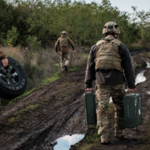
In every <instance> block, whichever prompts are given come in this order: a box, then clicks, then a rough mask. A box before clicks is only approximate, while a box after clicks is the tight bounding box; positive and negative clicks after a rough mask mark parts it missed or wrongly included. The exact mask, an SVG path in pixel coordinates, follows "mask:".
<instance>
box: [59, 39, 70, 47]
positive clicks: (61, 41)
mask: <svg viewBox="0 0 150 150" xmlns="http://www.w3.org/2000/svg"><path fill="white" fill-rule="evenodd" d="M63 46H66V47H69V42H68V38H62V37H60V47H63Z"/></svg>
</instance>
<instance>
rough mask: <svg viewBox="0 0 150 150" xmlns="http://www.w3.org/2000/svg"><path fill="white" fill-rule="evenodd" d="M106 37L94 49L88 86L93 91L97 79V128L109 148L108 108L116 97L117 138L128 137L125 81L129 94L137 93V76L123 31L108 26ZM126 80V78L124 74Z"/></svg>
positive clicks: (90, 58)
mask: <svg viewBox="0 0 150 150" xmlns="http://www.w3.org/2000/svg"><path fill="white" fill-rule="evenodd" d="M102 34H104V35H105V38H103V39H101V40H99V41H98V42H97V43H96V44H95V45H93V46H92V47H91V50H90V54H89V58H88V63H87V69H86V76H85V84H86V90H87V91H92V81H93V80H95V79H96V92H95V95H96V98H97V101H98V105H97V126H98V134H99V135H100V139H101V143H102V144H108V142H109V141H108V135H109V133H108V104H109V99H110V96H112V99H113V103H114V110H115V116H114V119H115V126H114V127H115V136H116V137H117V138H123V137H124V132H123V129H124V123H123V118H124V110H123V95H124V82H125V77H126V80H127V83H128V91H129V92H132V91H135V74H134V69H133V66H132V59H131V56H130V53H129V50H128V48H127V47H126V46H125V45H124V44H123V43H122V42H121V41H119V40H118V39H117V35H118V34H120V29H119V27H118V25H117V24H116V23H115V22H112V21H110V22H107V23H106V24H105V26H104V28H103V31H102ZM123 72H124V73H125V76H124V73H123Z"/></svg>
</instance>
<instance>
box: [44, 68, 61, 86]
mask: <svg viewBox="0 0 150 150" xmlns="http://www.w3.org/2000/svg"><path fill="white" fill-rule="evenodd" d="M60 77H61V76H60V70H59V71H57V72H56V73H54V74H53V75H52V76H50V77H49V78H45V79H44V80H43V82H42V84H44V85H46V84H48V83H51V82H54V81H56V80H58V79H60Z"/></svg>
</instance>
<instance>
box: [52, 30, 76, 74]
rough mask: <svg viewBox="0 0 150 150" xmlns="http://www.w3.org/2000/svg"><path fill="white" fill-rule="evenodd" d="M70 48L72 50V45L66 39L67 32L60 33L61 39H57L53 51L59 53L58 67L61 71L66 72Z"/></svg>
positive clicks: (67, 38) (70, 41)
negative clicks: (59, 66)
mask: <svg viewBox="0 0 150 150" xmlns="http://www.w3.org/2000/svg"><path fill="white" fill-rule="evenodd" d="M70 47H72V49H73V50H74V43H73V41H72V40H71V39H70V38H69V37H67V32H66V31H62V32H61V37H60V38H58V40H57V42H56V43H55V51H56V52H58V51H59V52H60V65H61V68H62V70H66V71H67V66H68V65H69V60H70Z"/></svg>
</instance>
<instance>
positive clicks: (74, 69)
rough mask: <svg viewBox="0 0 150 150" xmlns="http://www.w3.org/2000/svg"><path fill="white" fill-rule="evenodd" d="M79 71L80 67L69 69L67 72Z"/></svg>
mask: <svg viewBox="0 0 150 150" xmlns="http://www.w3.org/2000/svg"><path fill="white" fill-rule="evenodd" d="M79 70H80V67H72V68H69V71H70V72H73V71H79Z"/></svg>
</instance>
